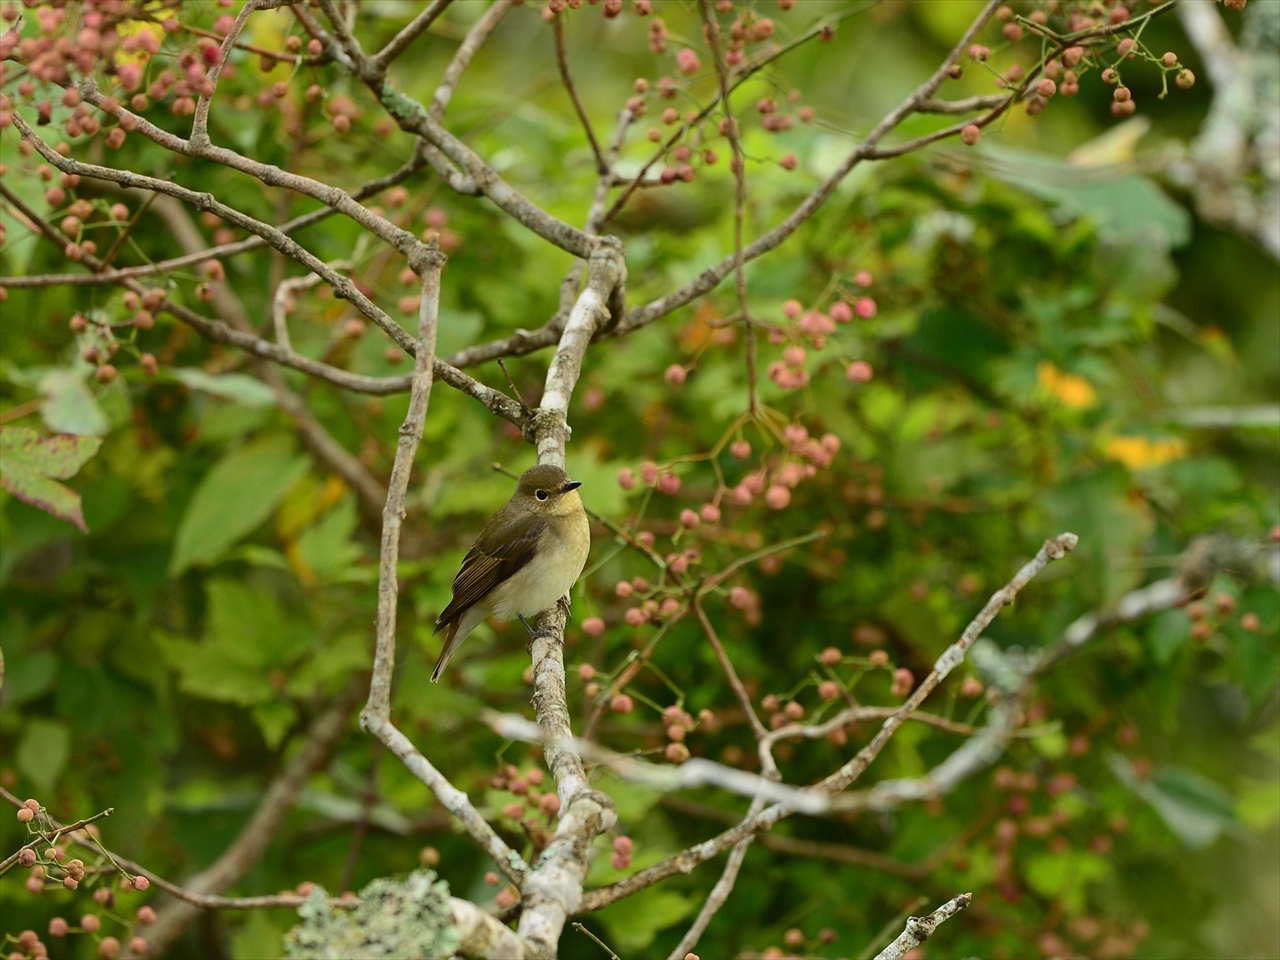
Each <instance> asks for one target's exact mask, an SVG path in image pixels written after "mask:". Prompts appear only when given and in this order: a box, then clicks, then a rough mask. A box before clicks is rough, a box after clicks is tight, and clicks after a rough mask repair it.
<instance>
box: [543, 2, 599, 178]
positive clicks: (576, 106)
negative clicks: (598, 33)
mask: <svg viewBox="0 0 1280 960" xmlns="http://www.w3.org/2000/svg"><path fill="white" fill-rule="evenodd" d="M551 27H552V30H553V31H554V33H555V38H556V66H557V67H559V68H560V81H561V83H563V84H564V89H565V92H566V93H568V94H569V102H570V103H572V104H573V112H574V113H576V114H577V115H578V122H580V123H581V124H582V131H583V133H585V134H586V135H587V142H588V143H590V144H591V155H592V156H594V157H595V158H596V173H598V174H600V175H601V176H604V175H605V174H607V173H608V172H609V166H608V164H607V163H605V159H604V153H603V152H602V151H601V150H600V144H599V142H598V141H597V140H596V132H595V130H594V129H592V127H591V119H590V118H589V117H588V116H587V111H586V110H585V109H584V108H583V106H582V101H581V100H580V99H579V98H578V88H577V87H575V86H574V85H573V77H572V76H570V75H569V57H568V54H566V53H565V49H564V16H563V15H558V16H557V17H556V18H555V20H554V21H553V22H552V25H551Z"/></svg>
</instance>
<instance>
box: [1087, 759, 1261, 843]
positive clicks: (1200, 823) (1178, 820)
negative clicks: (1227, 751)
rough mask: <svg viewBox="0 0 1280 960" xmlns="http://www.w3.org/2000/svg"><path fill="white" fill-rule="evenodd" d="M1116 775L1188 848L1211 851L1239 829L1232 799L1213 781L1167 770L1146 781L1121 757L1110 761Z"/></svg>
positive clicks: (1175, 768) (1180, 770)
mask: <svg viewBox="0 0 1280 960" xmlns="http://www.w3.org/2000/svg"><path fill="white" fill-rule="evenodd" d="M1109 762H1110V764H1111V769H1112V771H1113V772H1114V773H1115V774H1116V776H1117V777H1119V778H1120V780H1121V781H1122V782H1123V783H1124V784H1125V785H1126V786H1128V787H1129V788H1130V789H1131V790H1132V791H1133V792H1134V793H1136V794H1137V795H1138V796H1140V797H1141V798H1142V799H1143V800H1145V801H1147V803H1149V804H1151V806H1152V807H1153V808H1155V811H1156V813H1158V814H1160V818H1161V819H1162V820H1163V821H1164V822H1165V825H1166V826H1168V828H1169V829H1170V830H1172V831H1173V832H1174V833H1175V834H1177V836H1178V839H1179V840H1181V841H1182V842H1183V843H1184V844H1185V845H1186V846H1188V847H1190V848H1191V849H1193V850H1197V849H1200V848H1202V847H1207V846H1208V845H1209V844H1211V843H1213V841H1214V840H1216V839H1218V837H1219V836H1220V835H1221V834H1222V833H1223V831H1225V830H1227V829H1229V828H1231V827H1233V826H1235V825H1236V817H1235V811H1234V810H1233V808H1232V802H1231V797H1230V796H1229V795H1228V794H1227V792H1226V791H1225V790H1223V789H1222V788H1221V787H1220V786H1218V785H1217V784H1216V783H1214V782H1213V781H1212V780H1208V779H1206V778H1204V777H1202V776H1200V774H1198V773H1196V772H1194V771H1192V770H1187V769H1186V768H1184V767H1165V768H1163V769H1162V770H1160V771H1158V772H1157V773H1156V774H1155V775H1153V776H1152V777H1151V778H1150V779H1147V780H1144V779H1142V778H1140V777H1139V776H1137V775H1136V774H1135V773H1134V772H1133V768H1132V767H1131V766H1130V765H1129V762H1128V761H1127V760H1126V759H1125V758H1124V757H1121V756H1119V755H1118V754H1116V755H1113V756H1112V757H1110V758H1109Z"/></svg>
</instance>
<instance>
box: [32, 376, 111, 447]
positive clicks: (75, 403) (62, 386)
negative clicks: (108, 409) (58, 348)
mask: <svg viewBox="0 0 1280 960" xmlns="http://www.w3.org/2000/svg"><path fill="white" fill-rule="evenodd" d="M37 389H38V390H39V391H40V392H41V393H42V394H44V398H45V401H44V405H43V406H42V407H41V408H40V416H41V418H43V420H44V423H45V426H46V427H48V428H49V429H50V430H53V431H54V432H56V433H74V434H76V435H77V436H99V437H100V436H102V435H104V434H105V433H106V432H107V430H108V429H110V423H109V421H108V420H107V415H106V414H105V413H104V412H103V411H102V408H101V407H100V406H98V401H97V399H96V398H95V397H94V395H93V393H92V392H91V391H90V390H89V387H88V385H86V384H85V382H84V377H83V376H82V375H81V374H79V373H77V372H75V371H74V370H50V371H49V372H47V373H45V374H44V375H43V376H42V377H41V378H40V382H39V384H38V386H37Z"/></svg>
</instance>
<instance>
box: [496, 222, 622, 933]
mask: <svg viewBox="0 0 1280 960" xmlns="http://www.w3.org/2000/svg"><path fill="white" fill-rule="evenodd" d="M625 277H626V264H625V261H624V260H623V257H622V245H621V244H620V243H619V242H618V241H617V240H615V239H614V238H612V237H598V238H596V239H595V240H594V241H593V243H592V249H591V256H590V260H589V261H588V267H587V283H586V286H585V287H584V288H583V291H582V293H581V294H580V295H579V297H578V300H577V303H575V304H574V307H573V310H572V311H571V312H570V314H569V321H568V323H566V324H565V329H564V333H563V334H562V335H561V337H560V346H559V349H557V350H556V355H555V357H554V358H552V361H551V364H550V366H549V367H548V369H547V379H546V385H545V387H544V389H543V393H542V405H541V406H540V407H539V408H538V409H537V410H536V411H534V413H533V415H532V416H531V417H530V419H529V423H528V425H527V427H526V430H525V433H526V436H527V437H528V438H529V440H530V441H531V442H532V443H533V445H534V447H535V448H536V449H537V451H538V462H539V463H554V464H557V465H559V466H564V463H565V445H566V444H567V443H568V440H569V433H570V430H569V422H568V412H569V398H570V397H571V396H572V395H573V390H574V388H575V387H576V386H577V383H578V375H579V374H580V373H581V371H582V358H583V356H584V355H585V354H586V351H587V347H588V346H589V345H590V343H591V339H592V337H593V336H594V334H595V332H596V330H597V329H598V328H599V327H600V325H601V324H602V323H604V321H605V320H606V319H607V318H608V317H609V309H608V306H607V304H608V302H609V300H610V297H611V295H612V293H613V291H614V290H615V289H616V288H617V286H618V285H619V284H620V283H622V282H623V281H624V278H625ZM566 616H567V611H566V610H565V609H564V608H563V607H562V606H561V605H560V604H557V605H556V606H554V607H553V608H552V609H551V610H549V611H547V612H545V613H543V614H542V615H541V616H540V617H539V618H538V621H537V623H538V630H539V634H538V635H537V636H535V637H534V639H533V649H532V652H533V687H534V694H533V707H534V712H535V714H536V716H537V720H538V727H539V730H540V736H541V739H542V743H543V755H544V756H545V757H546V761H547V766H548V767H549V768H550V770H551V775H552V776H553V777H554V778H555V781H556V792H557V794H558V796H559V798H560V811H561V814H560V822H559V824H558V825H557V827H556V832H555V836H554V837H553V838H552V840H551V842H550V844H548V845H547V848H546V849H545V850H544V851H543V854H542V856H541V857H540V858H539V861H538V864H537V867H536V869H535V870H534V871H533V872H532V873H531V874H530V875H529V877H528V878H527V880H526V882H525V883H524V884H523V885H522V886H521V888H520V892H521V898H522V901H523V904H524V910H523V912H522V913H521V915H520V924H519V926H518V928H517V932H518V933H519V934H520V935H521V936H522V937H524V938H526V939H527V940H529V941H531V942H533V943H534V944H536V945H538V947H539V948H540V949H542V950H544V951H546V952H547V953H548V954H549V955H554V953H555V951H556V944H557V943H558V942H559V939H560V933H561V931H562V930H563V929H564V925H565V922H566V921H567V920H568V918H569V916H570V915H571V914H574V913H576V912H577V909H578V904H579V902H580V900H581V898H582V886H583V882H584V880H585V879H586V875H587V855H586V852H587V848H588V847H589V846H590V845H591V842H592V841H593V840H594V839H595V838H596V837H597V836H599V835H600V834H601V833H603V832H604V831H605V830H608V829H609V828H610V827H612V826H613V824H614V823H615V822H616V820H617V813H616V811H615V810H614V806H613V801H612V800H610V799H609V798H608V797H607V796H605V795H604V794H603V793H600V792H599V791H596V790H593V789H592V788H591V784H590V782H589V781H588V780H587V776H586V772H585V771H584V770H583V767H582V758H581V757H580V756H579V755H578V753H577V751H576V750H575V748H574V743H573V731H572V728H571V726H570V721H569V704H568V697H567V694H566V692H565V674H564V624H565V619H566Z"/></svg>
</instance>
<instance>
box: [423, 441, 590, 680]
mask: <svg viewBox="0 0 1280 960" xmlns="http://www.w3.org/2000/svg"><path fill="white" fill-rule="evenodd" d="M580 486H582V482H581V481H580V480H570V479H569V475H568V474H567V473H565V472H564V471H563V470H561V469H560V468H559V467H556V466H552V465H551V464H547V463H544V464H539V465H538V466H536V467H530V468H529V469H528V470H526V471H525V472H524V473H523V474H521V475H520V479H519V481H517V483H516V492H515V493H514V494H513V495H512V497H511V499H510V500H508V501H507V502H506V503H505V504H504V505H503V507H502V509H500V510H499V511H498V512H497V513H495V514H494V515H493V516H492V517H490V518H489V522H488V523H486V524H485V525H484V530H483V531H481V533H480V536H479V537H478V538H476V542H475V545H474V546H473V547H472V548H471V550H470V551H469V552H468V553H467V555H466V557H465V558H463V561H462V569H461V570H459V571H458V575H457V576H456V577H454V579H453V599H451V600H450V601H449V605H448V606H447V607H445V608H444V611H443V612H442V613H441V614H440V616H439V618H438V619H437V620H436V628H435V631H434V632H435V633H439V632H440V631H441V630H444V629H445V628H446V627H447V628H448V633H446V634H445V637H444V650H442V651H441V653H440V659H439V660H438V661H437V662H436V668H435V669H434V670H433V671H431V681H432V682H433V683H434V682H435V681H437V680H439V679H440V674H441V673H442V672H443V671H444V668H445V666H446V665H447V664H448V663H449V660H450V659H451V658H452V657H453V655H454V654H455V653H457V652H458V647H460V646H462V641H463V640H465V639H467V635H468V634H470V633H471V631H472V630H474V629H475V628H476V627H477V626H479V625H480V621H482V620H484V619H485V618H486V617H490V616H495V617H499V618H501V619H504V620H506V619H510V618H511V617H518V618H519V620H520V622H521V623H523V624H524V625H525V629H527V630H528V631H529V633H530V635H531V636H533V635H535V634H534V630H533V628H532V627H531V626H529V621H527V620H526V619H525V617H532V616H534V615H536V614H539V613H541V612H542V611H543V610H546V609H548V608H549V607H552V606H554V605H555V603H556V601H558V600H560V599H561V598H562V597H564V596H565V595H566V594H568V592H569V588H570V587H572V586H573V585H574V583H575V582H576V581H577V579H578V576H579V574H581V573H582V568H583V567H584V566H585V565H586V563H587V553H588V551H589V550H590V549H591V527H590V524H588V522H587V512H586V510H584V509H583V507H582V498H581V497H580V496H578V487H580Z"/></svg>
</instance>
